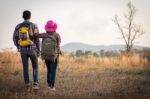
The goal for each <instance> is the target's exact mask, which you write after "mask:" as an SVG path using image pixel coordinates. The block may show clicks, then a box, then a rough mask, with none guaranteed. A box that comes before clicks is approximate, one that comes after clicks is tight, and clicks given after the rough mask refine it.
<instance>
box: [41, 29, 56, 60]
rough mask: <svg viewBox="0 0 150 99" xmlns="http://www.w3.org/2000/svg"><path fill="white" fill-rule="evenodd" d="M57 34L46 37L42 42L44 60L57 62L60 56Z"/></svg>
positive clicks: (46, 35)
mask: <svg viewBox="0 0 150 99" xmlns="http://www.w3.org/2000/svg"><path fill="white" fill-rule="evenodd" d="M56 35H57V34H56V33H55V32H54V33H52V34H48V33H46V34H45V35H44V38H43V40H42V49H41V56H42V59H46V60H55V59H56V58H57V57H58V55H59V49H58V44H57V40H56Z"/></svg>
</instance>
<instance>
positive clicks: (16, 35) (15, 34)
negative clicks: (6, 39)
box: [13, 25, 19, 50]
mask: <svg viewBox="0 0 150 99" xmlns="http://www.w3.org/2000/svg"><path fill="white" fill-rule="evenodd" d="M18 27H19V25H17V26H16V28H15V30H14V33H13V42H14V45H15V46H16V47H17V49H18V50H19V44H18V40H19V35H18Z"/></svg>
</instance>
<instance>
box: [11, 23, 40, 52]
mask: <svg viewBox="0 0 150 99" xmlns="http://www.w3.org/2000/svg"><path fill="white" fill-rule="evenodd" d="M24 22H25V23H29V24H32V27H33V32H34V34H39V30H38V27H37V25H36V24H34V23H31V22H29V21H24ZM21 24H22V23H20V24H18V25H17V26H16V28H15V30H14V33H13V41H14V45H15V46H16V47H17V49H20V46H19V44H18V40H19V35H18V30H19V28H20V25H21ZM33 43H34V44H33V45H31V46H30V47H33V46H36V49H37V51H38V52H39V51H40V40H39V38H38V37H36V36H35V35H34V36H33Z"/></svg>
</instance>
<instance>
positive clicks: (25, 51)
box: [20, 48, 38, 84]
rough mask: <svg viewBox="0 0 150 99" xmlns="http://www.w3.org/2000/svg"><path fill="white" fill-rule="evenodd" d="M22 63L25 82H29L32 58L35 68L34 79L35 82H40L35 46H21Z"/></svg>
mask: <svg viewBox="0 0 150 99" xmlns="http://www.w3.org/2000/svg"><path fill="white" fill-rule="evenodd" d="M20 53H21V58H22V63H23V76H24V81H25V84H28V83H29V63H28V60H29V58H30V60H31V63H32V68H33V80H34V83H38V59H37V52H36V49H35V48H21V49H20Z"/></svg>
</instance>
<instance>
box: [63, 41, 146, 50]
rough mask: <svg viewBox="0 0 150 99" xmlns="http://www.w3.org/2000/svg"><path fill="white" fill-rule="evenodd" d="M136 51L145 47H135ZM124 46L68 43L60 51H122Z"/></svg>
mask: <svg viewBox="0 0 150 99" xmlns="http://www.w3.org/2000/svg"><path fill="white" fill-rule="evenodd" d="M135 48H136V49H139V50H142V49H144V48H145V47H141V46H135ZM124 49H125V45H89V44H84V43H76V42H73V43H68V44H65V45H63V46H61V50H62V51H67V52H75V51H76V50H82V51H89V50H90V51H92V52H97V51H100V50H105V51H120V50H124Z"/></svg>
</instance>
